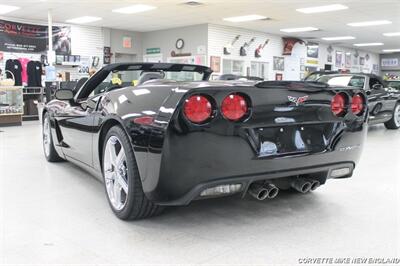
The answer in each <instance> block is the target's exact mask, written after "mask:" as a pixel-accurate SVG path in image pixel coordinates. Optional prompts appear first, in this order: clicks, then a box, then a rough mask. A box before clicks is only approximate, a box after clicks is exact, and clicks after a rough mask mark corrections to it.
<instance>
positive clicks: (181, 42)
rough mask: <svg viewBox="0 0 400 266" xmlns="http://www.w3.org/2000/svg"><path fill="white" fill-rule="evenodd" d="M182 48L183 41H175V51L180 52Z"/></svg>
mask: <svg viewBox="0 0 400 266" xmlns="http://www.w3.org/2000/svg"><path fill="white" fill-rule="evenodd" d="M184 46H185V42H184V41H183V39H178V40H176V43H175V47H176V49H179V50H181V49H182V48H183V47H184Z"/></svg>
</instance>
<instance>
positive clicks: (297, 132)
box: [253, 124, 332, 157]
mask: <svg viewBox="0 0 400 266" xmlns="http://www.w3.org/2000/svg"><path fill="white" fill-rule="evenodd" d="M253 136H255V137H256V138H257V141H256V143H257V152H258V156H260V157H265V156H280V155H289V154H301V153H318V152H323V151H324V150H325V149H326V148H327V146H328V145H329V143H330V140H331V138H332V125H330V124H322V125H321V124H318V125H315V124H314V125H293V126H284V127H268V128H256V129H254V135H253Z"/></svg>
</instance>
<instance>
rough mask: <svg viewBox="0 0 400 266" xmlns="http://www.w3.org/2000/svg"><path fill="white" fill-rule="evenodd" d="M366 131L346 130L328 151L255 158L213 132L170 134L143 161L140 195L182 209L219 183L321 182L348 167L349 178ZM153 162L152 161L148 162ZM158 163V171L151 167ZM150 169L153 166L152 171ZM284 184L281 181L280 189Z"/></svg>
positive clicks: (243, 143) (246, 147)
mask: <svg viewBox="0 0 400 266" xmlns="http://www.w3.org/2000/svg"><path fill="white" fill-rule="evenodd" d="M366 133H367V126H366V124H362V125H361V126H360V128H359V129H357V130H346V131H345V132H343V134H341V136H340V138H338V139H337V141H335V144H334V148H333V149H332V150H329V151H324V152H320V153H313V154H311V153H310V154H299V155H290V156H283V157H271V158H269V157H258V156H257V154H256V153H255V151H254V149H253V148H252V147H251V145H250V144H249V141H248V139H247V138H246V137H243V136H240V134H239V135H238V134H236V135H233V136H227V135H223V134H217V133H215V132H190V133H189V134H180V135H178V134H176V133H174V132H172V131H170V132H169V133H168V134H167V136H166V138H165V139H164V143H163V147H162V150H161V151H159V152H154V153H152V154H150V155H149V157H148V166H149V168H148V169H150V168H151V169H152V171H148V175H147V176H146V178H145V179H144V180H143V189H144V192H145V194H146V196H147V197H148V198H149V199H150V200H151V201H153V202H155V203H157V204H160V205H186V204H188V203H190V202H191V201H192V200H194V199H197V198H198V197H199V195H200V193H201V192H202V191H203V190H204V189H206V188H210V187H213V186H217V185H221V184H238V183H240V184H242V187H243V191H245V190H246V189H247V187H248V186H249V185H250V184H251V183H252V182H254V181H257V180H269V179H271V180H272V179H273V180H274V182H275V181H276V182H278V183H279V181H278V179H279V180H284V179H285V178H293V177H295V176H298V175H310V176H312V177H314V176H315V177H316V178H318V179H319V181H320V182H321V183H322V184H323V183H325V181H326V179H328V178H330V173H331V172H332V170H335V169H337V168H342V167H348V168H349V169H350V170H351V171H350V174H348V175H346V176H343V177H350V176H351V175H352V173H353V169H354V167H355V165H356V164H357V162H358V160H359V158H360V155H361V152H362V147H363V143H364V140H365V137H366ZM152 160H153V163H152ZM157 165H159V168H158V167H156V166H157ZM152 166H154V167H152ZM287 183H288V182H282V184H283V186H286V185H287Z"/></svg>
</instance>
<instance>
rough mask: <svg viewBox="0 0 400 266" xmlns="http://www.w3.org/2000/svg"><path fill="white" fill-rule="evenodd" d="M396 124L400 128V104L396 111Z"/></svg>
mask: <svg viewBox="0 0 400 266" xmlns="http://www.w3.org/2000/svg"><path fill="white" fill-rule="evenodd" d="M393 115H394V123H395V124H396V126H398V127H399V126H400V104H399V105H397V106H396V109H394V114H393Z"/></svg>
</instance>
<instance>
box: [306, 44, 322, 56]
mask: <svg viewBox="0 0 400 266" xmlns="http://www.w3.org/2000/svg"><path fill="white" fill-rule="evenodd" d="M318 48H319V45H318V43H313V42H309V43H307V57H311V58H318V52H319V51H318V50H319V49H318Z"/></svg>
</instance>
